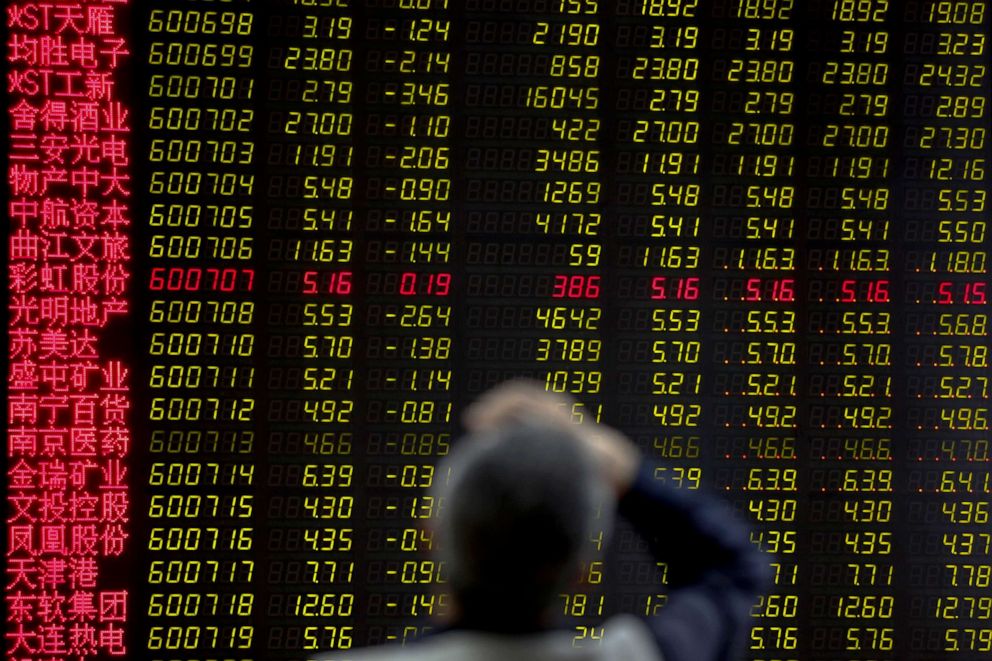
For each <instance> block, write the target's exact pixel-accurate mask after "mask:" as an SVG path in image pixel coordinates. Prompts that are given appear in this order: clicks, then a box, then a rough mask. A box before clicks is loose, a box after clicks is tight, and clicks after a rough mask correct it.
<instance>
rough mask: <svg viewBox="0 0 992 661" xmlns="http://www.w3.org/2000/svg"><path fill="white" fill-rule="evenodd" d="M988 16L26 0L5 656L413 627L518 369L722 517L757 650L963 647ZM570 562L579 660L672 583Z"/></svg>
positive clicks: (833, 2)
mask: <svg viewBox="0 0 992 661" xmlns="http://www.w3.org/2000/svg"><path fill="white" fill-rule="evenodd" d="M990 14H992V9H990V7H989V5H988V3H987V2H985V0H947V1H943V0H941V1H938V0H905V2H902V1H899V2H896V1H893V0H804V1H799V0H710V1H700V0H615V1H609V2H608V1H606V0H459V1H457V2H456V1H455V0H369V1H367V2H357V1H355V0H278V1H276V0H273V1H272V2H261V1H259V0H230V1H223V0H213V1H211V0H154V1H149V2H131V3H128V2H126V1H123V0H93V1H79V2H47V1H41V0H18V1H14V2H8V3H7V13H6V18H7V61H6V66H7V72H6V73H7V76H6V80H7V95H8V96H7V108H8V113H7V122H8V131H7V139H8V147H9V149H8V156H9V158H8V166H7V169H8V202H7V203H6V208H7V212H8V228H9V231H8V253H7V255H8V262H7V273H8V279H7V282H8V290H9V294H8V314H9V327H8V348H9V351H8V357H9V367H8V372H7V374H8V389H7V394H8V402H9V404H8V416H7V423H8V435H7V439H8V444H7V450H8V451H7V455H6V456H7V477H6V487H7V504H8V545H7V552H6V560H7V578H6V580H7V590H6V594H5V602H6V612H7V616H6V621H7V650H8V654H9V658H12V659H13V658H16V659H20V660H24V661H27V660H38V661H41V660H42V659H44V660H46V661H49V660H55V659H69V658H72V659H83V658H85V659H90V658H93V659H97V658H118V657H126V658H130V659H154V660H156V661H159V660H161V661H165V660H169V661H180V660H182V661H200V660H205V659H225V660H228V659H230V660H235V659H236V660H238V661H248V660H250V659H282V660H290V659H294V660H296V659H303V658H306V656H308V655H309V654H312V653H314V652H315V651H316V650H330V649H339V650H348V649H350V648H353V647H360V646H364V645H368V644H377V643H382V642H386V641H402V640H408V639H411V638H415V637H417V636H419V635H421V634H423V633H424V632H425V631H426V630H428V629H429V628H430V627H431V619H430V618H431V617H432V616H435V615H438V614H441V613H443V612H444V611H446V610H447V609H448V608H449V607H450V603H449V601H448V597H447V596H446V595H445V594H444V581H445V568H444V567H443V566H442V565H440V564H439V563H438V562H437V561H435V560H434V559H432V557H431V556H430V554H429V553H428V552H429V551H430V549H431V548H432V546H433V544H434V540H433V537H432V536H431V534H430V533H429V532H427V529H426V528H425V527H424V526H423V523H424V522H425V521H426V520H428V519H430V518H431V517H433V516H435V515H436V513H437V511H438V508H439V507H440V506H441V503H438V502H435V501H434V500H433V498H432V496H431V492H430V487H431V486H432V485H433V484H435V483H437V482H438V481H439V480H443V479H445V476H444V475H441V474H439V473H438V472H437V471H436V470H435V466H436V464H437V462H438V460H439V458H440V457H442V456H444V455H445V454H446V453H447V452H448V451H449V450H450V448H451V447H452V444H453V443H454V442H457V440H456V439H457V435H458V415H459V412H460V410H461V409H462V408H463V407H464V406H465V405H466V404H467V403H468V402H469V401H470V399H471V397H473V396H474V395H475V394H478V393H479V392H481V391H483V390H484V389H486V388H487V387H489V386H491V385H494V384H496V383H498V382H500V381H502V380H504V379H507V378H510V377H517V376H529V377H531V378H534V379H537V380H539V381H540V382H542V383H544V384H545V385H546V387H547V389H548V390H551V391H555V392H564V393H571V394H573V395H574V396H575V397H576V398H577V400H579V401H580V402H581V403H580V404H577V405H576V406H575V407H574V409H573V410H572V414H573V416H574V418H575V420H577V421H579V420H584V419H595V420H602V421H604V422H607V423H609V424H612V425H615V426H617V427H619V428H620V429H622V430H623V431H624V432H626V433H627V434H629V435H630V436H631V437H632V438H633V439H634V440H636V442H637V443H638V444H639V445H640V447H641V448H642V449H643V451H644V452H645V454H646V455H647V456H648V457H650V458H651V459H652V460H654V461H656V462H658V466H659V467H658V469H657V471H656V478H657V479H658V480H660V481H663V482H665V483H667V484H671V485H674V486H676V487H678V488H681V489H706V490H712V491H717V492H721V493H723V494H724V495H725V496H726V498H728V499H729V500H730V501H732V502H733V503H734V504H735V506H736V507H737V508H738V509H739V510H740V512H741V515H742V516H745V517H749V518H750V520H751V521H752V522H753V529H754V533H753V537H752V539H753V542H754V543H755V544H756V545H758V546H760V548H761V549H763V550H765V551H767V552H768V553H769V554H770V558H769V559H770V562H772V563H773V566H774V569H775V583H776V587H775V590H774V592H773V593H772V594H770V595H768V596H765V597H763V598H762V599H761V601H760V602H759V603H758V604H756V605H755V607H754V610H753V613H752V614H753V627H752V629H751V630H750V632H749V634H748V637H747V647H748V658H749V659H753V660H755V661H758V660H761V661H772V660H786V659H788V660H797V661H799V660H802V661H807V660H810V661H812V660H817V659H824V660H825V659H851V660H855V659H857V660H862V659H863V660H868V659H893V660H895V659H900V660H902V659H905V660H911V661H925V660H933V659H958V660H960V661H973V660H976V659H980V658H988V657H989V654H990V653H992V591H990V586H992V524H990V520H989V517H990V510H992V502H990V501H992V470H990V469H992V463H990V457H992V450H990V434H989V430H990V410H989V401H990V397H989V391H990V378H992V370H990V368H989V346H990V341H989V338H990V333H989V316H990V307H989V300H988V299H989V296H990V294H992V291H990V277H989V265H988V259H989V255H990V248H992V241H990V238H989V233H988V225H989V220H990V215H989V214H990V211H989V210H990V201H989V190H990V186H989V164H990V157H992V153H990V135H989V131H990V111H989V105H990V103H992V101H990V77H989V52H990V51H989V33H990V30H989V26H990ZM672 543H678V540H672ZM588 544H589V545H590V548H592V549H594V550H595V551H596V555H595V556H594V557H595V559H594V560H593V561H590V562H589V563H588V564H586V565H585V566H584V567H583V572H582V574H583V576H582V582H581V584H580V585H579V587H578V588H577V589H576V591H575V592H572V593H568V594H562V595H560V604H559V605H560V615H561V617H562V620H563V623H564V626H566V627H568V628H570V629H571V630H573V631H574V644H575V645H577V646H587V645H588V646H591V645H596V644H597V643H598V641H599V639H601V638H602V636H603V634H604V630H603V627H602V625H601V624H600V622H601V621H602V620H603V619H604V617H605V616H607V615H609V614H612V613H615V612H619V611H628V612H634V613H638V614H641V615H646V616H650V615H652V614H655V613H657V612H659V610H660V609H662V608H663V607H664V601H665V567H663V566H661V567H659V566H655V565H654V564H653V563H651V562H650V561H649V560H648V559H647V557H646V556H645V555H644V553H643V545H642V543H641V542H640V540H639V539H637V538H636V537H635V536H634V535H633V534H632V533H631V531H629V530H627V529H625V528H620V529H619V530H617V531H616V532H615V534H613V535H612V537H611V536H610V535H608V533H607V531H600V532H599V534H598V535H596V536H594V537H593V538H591V539H589V540H588ZM346 656H347V653H346V652H343V653H342V658H346Z"/></svg>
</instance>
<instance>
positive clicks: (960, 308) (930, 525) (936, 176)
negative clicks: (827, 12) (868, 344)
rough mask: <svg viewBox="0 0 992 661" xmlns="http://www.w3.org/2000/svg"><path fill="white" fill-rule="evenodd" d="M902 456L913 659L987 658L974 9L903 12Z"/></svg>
mask: <svg viewBox="0 0 992 661" xmlns="http://www.w3.org/2000/svg"><path fill="white" fill-rule="evenodd" d="M903 12H904V13H903V16H902V19H903V24H904V28H905V42H904V49H905V50H904V52H905V56H906V61H907V64H906V67H905V74H904V77H903V80H902V81H901V82H902V84H903V85H905V90H906V91H905V97H904V104H903V108H902V113H903V116H904V117H905V118H906V120H905V121H906V127H905V149H906V159H905V162H904V170H903V172H901V173H900V175H901V176H902V178H903V179H904V180H905V189H904V190H903V191H902V195H901V199H900V200H899V202H900V203H901V208H902V215H903V217H904V219H905V220H904V226H903V227H901V228H900V239H902V240H903V242H904V246H905V255H906V265H905V273H906V284H905V292H904V294H903V296H904V301H903V302H904V304H905V306H906V310H907V312H906V317H905V323H904V326H905V330H904V332H905V333H906V336H905V339H906V354H905V359H904V360H905V368H906V370H907V372H908V378H907V379H906V380H905V382H904V383H902V384H900V385H901V387H900V390H901V391H902V393H904V395H905V397H906V399H907V404H908V410H907V411H906V416H905V429H906V432H907V434H908V435H909V440H908V443H909V448H908V450H909V451H908V452H907V453H906V455H905V461H906V463H905V464H904V468H905V471H906V476H907V479H906V483H907V484H906V486H907V487H908V489H907V491H908V493H907V494H906V495H907V500H908V501H909V502H908V505H909V509H908V512H905V515H906V519H905V520H906V522H907V523H908V526H909V534H908V548H907V552H908V554H909V560H910V564H909V567H908V570H909V571H908V575H907V577H906V579H908V582H909V588H910V590H911V596H910V597H909V601H908V603H907V604H904V605H903V608H907V607H908V610H909V613H908V615H909V620H908V623H907V624H908V627H907V630H905V631H904V633H903V635H902V640H900V641H899V643H898V644H899V645H902V646H903V649H904V650H908V652H909V653H910V654H912V655H914V656H924V655H925V656H927V657H928V658H941V659H978V658H983V657H987V656H988V655H989V653H990V652H992V596H990V591H989V588H990V586H992V522H990V511H992V471H990V470H989V467H990V461H992V449H990V439H989V430H990V412H989V402H990V401H992V398H990V387H989V386H990V378H992V371H990V369H989V337H990V332H989V331H990V329H989V295H990V293H992V289H990V286H992V282H990V278H989V265H988V259H989V255H990V254H992V239H990V237H989V233H988V225H989V209H990V200H989V196H990V195H989V153H990V150H989V140H990V135H989V127H990V120H989V118H990V110H989V104H990V102H992V101H990V99H992V97H990V83H989V80H990V78H989V24H990V7H989V5H988V3H987V2H979V1H977V0H972V1H961V2H910V3H907V6H906V7H905V9H904V10H903Z"/></svg>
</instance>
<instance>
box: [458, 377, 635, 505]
mask: <svg viewBox="0 0 992 661" xmlns="http://www.w3.org/2000/svg"><path fill="white" fill-rule="evenodd" d="M574 404H575V400H574V399H572V398H571V397H568V396H565V395H562V394H560V393H550V392H547V391H546V390H545V389H544V387H543V386H541V384H540V383H538V382H536V381H529V380H524V379H518V380H514V381H507V382H506V383H503V384H501V385H499V386H496V387H495V388H493V389H492V390H489V391H488V392H485V393H483V394H482V395H481V396H480V397H479V398H478V399H477V400H476V401H475V402H474V403H472V405H471V406H469V407H468V409H466V410H465V414H464V416H463V417H462V420H463V422H464V424H465V427H466V429H468V430H469V431H470V432H485V431H489V430H492V429H496V428H498V427H501V426H503V425H507V424H514V423H525V422H530V423H536V424H544V425H550V426H560V427H562V428H567V429H568V430H569V431H571V432H572V433H573V434H574V435H575V438H576V440H577V441H578V442H580V443H582V445H583V446H584V447H585V448H586V451H587V452H589V454H590V456H592V458H593V461H594V462H595V463H596V465H597V466H598V467H599V468H600V471H601V475H602V477H603V479H605V480H606V481H607V483H608V484H610V485H611V486H612V487H613V489H614V490H615V491H616V492H617V495H621V494H623V493H624V492H625V491H627V489H628V488H629V487H630V484H631V482H633V480H634V476H635V475H636V473H637V466H638V464H639V463H640V452H639V451H638V450H637V447H636V446H635V445H634V444H633V443H632V442H631V441H630V439H628V438H627V437H626V436H624V435H623V434H621V433H620V432H619V431H617V430H616V429H613V428H612V427H607V426H606V425H601V424H597V423H595V422H583V423H581V424H575V423H573V422H572V419H571V412H572V406H573V405H574Z"/></svg>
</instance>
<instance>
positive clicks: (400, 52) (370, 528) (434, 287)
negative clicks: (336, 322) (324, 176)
mask: <svg viewBox="0 0 992 661" xmlns="http://www.w3.org/2000/svg"><path fill="white" fill-rule="evenodd" d="M363 11H364V13H363V15H362V18H363V21H362V29H363V31H364V32H363V34H365V35H366V38H367V50H365V51H364V52H363V53H362V55H363V59H364V61H363V63H362V65H361V66H362V68H363V70H364V77H365V80H366V81H367V83H366V86H365V87H364V89H363V94H364V102H365V103H366V104H367V106H366V107H367V110H368V114H367V117H366V118H364V128H363V130H364V133H365V134H366V136H367V141H368V144H367V145H366V146H365V148H364V150H363V153H362V158H363V164H364V166H365V168H367V170H366V172H367V178H366V180H365V182H364V195H365V199H366V201H367V205H368V206H367V209H366V210H364V212H365V223H364V229H365V231H366V237H367V249H366V251H365V256H364V260H365V268H366V276H365V279H364V284H365V290H366V293H367V295H368V308H367V314H366V317H365V326H366V328H367V339H366V346H365V357H366V359H367V360H368V380H367V388H368V391H367V394H368V399H367V409H366V415H365V420H364V422H365V423H366V424H367V426H368V434H367V437H366V438H367V444H366V446H365V448H363V449H364V452H365V456H366V458H367V461H366V464H365V486H366V487H367V488H368V489H369V490H370V493H369V496H368V499H367V502H366V503H365V504H363V506H362V507H361V509H360V510H358V511H359V512H361V513H363V514H362V515H363V516H364V517H365V519H366V520H367V531H366V535H365V538H364V539H363V540H361V543H362V544H363V545H364V550H365V551H366V552H367V557H368V560H367V563H366V565H365V568H364V571H363V572H362V573H361V574H359V577H358V580H360V581H362V582H363V583H365V584H366V585H368V593H367V603H366V606H365V610H364V613H361V615H363V616H366V617H367V622H368V626H367V627H366V634H365V638H363V639H362V640H360V641H357V643H358V644H363V645H364V644H380V643H385V642H401V641H405V640H407V639H409V638H413V637H416V636H419V635H422V634H423V633H424V632H425V627H428V626H429V625H430V621H429V616H431V615H436V614H440V613H441V612H443V611H444V609H445V608H446V607H447V604H446V598H445V597H443V596H441V595H440V594H439V593H440V591H441V590H440V588H438V587H437V584H438V583H440V582H442V580H443V576H442V573H441V570H442V567H441V564H440V563H439V562H438V561H437V560H436V559H434V558H432V557H429V556H428V555H427V553H426V552H427V551H429V550H430V549H431V547H432V546H433V537H432V533H430V532H427V531H426V530H425V529H424V528H425V526H422V525H418V523H420V524H423V523H426V519H429V518H431V517H433V516H436V514H437V508H438V506H439V503H437V502H435V501H434V499H433V496H431V495H429V494H428V489H429V488H430V487H431V486H432V485H433V484H434V481H435V480H436V479H440V480H443V479H446V477H445V476H440V475H435V470H434V464H435V463H436V462H437V461H438V459H439V458H440V457H441V456H442V455H444V454H446V453H447V451H448V448H449V445H450V436H451V433H450V429H451V421H452V417H451V412H452V401H451V398H452V392H453V388H454V387H458V384H457V382H455V381H453V377H452V372H453V370H452V367H453V365H452V361H451V357H452V341H453V337H452V326H453V325H454V323H455V317H456V316H457V315H456V314H455V311H454V306H453V305H452V303H451V299H452V298H453V296H454V293H455V288H456V286H457V282H456V280H455V275H454V274H453V272H452V265H453V263H454V262H455V255H454V254H453V251H452V241H451V234H452V231H453V223H454V222H457V218H453V216H452V213H451V211H450V204H451V197H452V194H453V191H452V174H451V170H452V167H453V165H452V162H451V146H450V142H449V141H450V136H451V134H452V114H451V109H450V108H449V104H451V103H452V102H453V101H454V100H453V98H452V90H451V83H450V74H451V68H452V60H453V58H452V54H451V50H450V41H451V39H452V38H453V35H454V32H453V30H454V28H453V25H452V20H451V12H450V10H449V8H448V2H447V0H400V1H399V2H398V3H382V5H378V4H375V3H367V4H366V6H365V7H364V9H363ZM373 490H374V491H373Z"/></svg>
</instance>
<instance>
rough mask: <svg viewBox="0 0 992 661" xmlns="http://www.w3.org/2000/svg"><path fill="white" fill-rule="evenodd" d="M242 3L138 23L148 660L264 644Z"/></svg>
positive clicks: (247, 54)
mask: <svg viewBox="0 0 992 661" xmlns="http://www.w3.org/2000/svg"><path fill="white" fill-rule="evenodd" d="M236 7H237V6H236V5H233V4H232V5H229V6H228V8H225V9H224V10H220V9H213V8H210V9H208V8H204V7H202V6H199V5H190V6H184V7H183V8H176V9H164V8H156V9H151V10H150V11H148V12H147V13H144V14H141V15H140V16H139V17H138V18H137V20H138V21H140V24H141V29H142V30H144V31H146V33H147V35H148V39H147V40H146V41H142V40H136V42H135V43H138V44H142V46H141V49H142V50H141V53H140V55H139V58H140V61H141V62H143V63H144V64H145V67H142V68H141V70H144V71H145V72H146V75H147V81H148V82H147V87H144V88H142V90H143V91H144V92H145V93H146V94H147V97H146V98H145V99H144V100H143V102H144V112H143V114H142V116H141V118H140V120H139V122H140V123H139V126H138V128H140V129H141V130H142V133H143V134H144V136H145V141H144V143H143V144H142V145H141V147H140V148H141V149H142V150H143V152H144V154H145V155H146V158H147V161H148V163H147V168H148V171H147V173H146V174H147V176H146V178H145V182H146V187H145V189H144V190H143V191H142V192H143V193H144V194H145V195H146V196H147V197H146V199H147V205H148V206H147V208H145V209H142V213H143V214H144V216H143V218H145V219H146V220H145V222H143V223H142V224H141V225H142V226H141V227H140V228H139V236H140V237H141V239H142V240H141V241H140V242H139V243H138V244H137V245H138V250H139V251H140V253H142V254H141V255H140V257H141V258H142V259H147V262H146V263H147V264H148V271H147V279H145V280H144V282H143V283H142V284H141V285H140V288H141V289H142V290H145V291H147V297H148V299H147V306H146V307H145V308H144V309H143V310H142V314H143V315H146V317H145V321H147V322H148V324H147V326H145V328H147V329H148V332H147V334H145V335H144V336H143V337H141V338H140V339H139V342H138V350H139V352H140V353H139V355H141V356H147V365H146V367H147V371H146V372H144V378H147V379H148V381H147V385H148V387H149V390H148V393H149V397H148V401H147V408H146V409H145V411H144V412H143V413H141V414H139V416H138V419H139V420H142V418H143V419H144V420H145V421H147V422H144V421H143V422H142V423H141V424H147V425H148V428H147V434H148V435H147V436H146V438H149V439H150V447H149V448H148V450H149V452H150V457H149V465H148V469H147V471H145V472H143V473H139V475H140V478H139V479H140V480H142V482H143V486H144V487H145V488H143V489H142V490H141V491H140V493H142V494H145V497H144V499H143V500H139V501H138V502H139V503H141V505H142V506H144V508H146V509H145V511H144V512H143V515H144V516H146V517H147V520H148V525H149V527H150V529H149V530H148V533H147V535H143V534H142V535H136V536H135V537H134V539H135V540H136V541H137V543H138V544H140V545H142V546H144V549H142V555H141V557H143V558H144V563H143V565H142V569H141V571H142V573H143V575H142V576H141V581H142V583H143V584H145V585H147V586H148V589H147V590H146V591H141V592H139V594H140V597H138V598H139V600H140V601H139V603H140V606H139V608H140V609H141V615H142V616H144V617H145V618H146V625H145V626H144V628H143V629H142V630H141V631H140V633H139V635H138V636H137V638H136V640H137V641H139V642H138V643H137V644H138V645H139V646H140V647H142V648H144V649H147V650H148V652H147V654H148V658H161V659H166V658H170V659H171V658H173V657H174V656H175V654H176V653H177V651H181V652H182V653H184V654H189V655H191V656H192V657H194V658H197V657H199V656H201V655H203V654H204V653H206V652H207V651H208V650H211V651H212V650H215V649H224V650H234V652H233V654H234V655H235V656H237V655H239V654H249V653H250V652H249V650H250V649H251V648H252V646H253V644H255V640H254V628H253V626H252V624H251V619H250V618H251V616H252V615H253V614H254V609H255V608H256V606H257V604H256V603H255V601H256V600H255V594H254V592H253V591H252V589H251V587H252V580H253V577H254V576H255V573H256V571H255V570H256V560H255V557H256V556H255V551H256V544H257V543H258V541H259V540H257V539H256V535H255V533H256V530H255V529H254V528H253V520H252V517H253V515H254V514H255V505H256V503H255V501H254V496H253V494H252V493H251V490H252V488H253V486H254V485H255V483H256V481H257V478H258V475H257V474H256V470H255V465H254V463H253V458H254V453H255V452H256V451H257V450H258V449H259V448H258V446H257V445H256V441H257V439H256V437H255V432H254V429H253V424H254V423H255V421H256V416H257V414H258V411H257V410H256V400H255V399H254V393H253V390H252V386H253V385H254V382H255V369H254V367H253V358H254V353H255V349H256V341H255V339H256V338H255V335H254V331H253V323H254V322H255V321H256V319H255V314H256V306H255V303H254V302H253V301H252V300H251V298H250V297H251V296H252V294H253V292H254V291H255V290H256V287H257V284H258V283H257V282H256V279H255V271H254V268H253V266H252V260H253V257H254V249H255V245H254V237H253V233H254V230H255V222H256V218H255V213H254V208H253V206H252V201H251V199H252V198H251V196H252V194H253V193H254V192H255V184H256V182H255V177H254V175H253V174H252V172H251V168H252V165H253V164H254V159H255V157H256V149H255V146H256V145H255V142H254V135H253V130H254V128H255V122H254V119H255V118H254V114H253V112H252V110H251V109H250V108H248V107H246V106H247V104H248V102H250V101H251V100H252V99H253V96H254V94H255V91H256V90H255V88H254V82H253V80H252V78H251V76H250V67H251V66H252V64H253V62H254V56H255V53H254V50H253V47H252V45H251V44H250V43H249V40H250V38H251V35H252V34H253V31H254V30H255V29H256V25H255V21H254V18H253V16H252V14H250V13H248V12H245V11H239V10H238V9H237V8H236ZM143 366H145V365H143ZM139 373H141V372H139ZM143 450H144V448H143Z"/></svg>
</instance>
